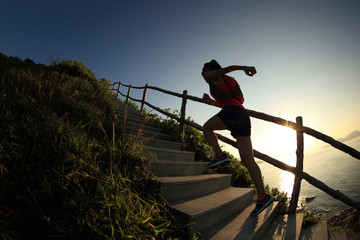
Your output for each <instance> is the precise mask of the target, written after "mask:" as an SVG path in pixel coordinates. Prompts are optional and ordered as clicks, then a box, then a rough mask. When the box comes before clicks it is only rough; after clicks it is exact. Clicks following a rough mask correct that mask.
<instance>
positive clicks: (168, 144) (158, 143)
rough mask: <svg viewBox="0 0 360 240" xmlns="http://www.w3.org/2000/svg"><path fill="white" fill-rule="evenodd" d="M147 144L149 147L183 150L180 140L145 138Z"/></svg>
mask: <svg viewBox="0 0 360 240" xmlns="http://www.w3.org/2000/svg"><path fill="white" fill-rule="evenodd" d="M143 141H144V144H145V146H148V147H156V148H166V149H172V150H179V151H180V150H181V143H179V142H172V141H166V140H159V139H147V138H143Z"/></svg>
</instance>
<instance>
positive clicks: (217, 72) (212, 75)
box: [205, 65, 256, 79]
mask: <svg viewBox="0 0 360 240" xmlns="http://www.w3.org/2000/svg"><path fill="white" fill-rule="evenodd" d="M240 70H243V71H244V72H245V74H246V75H248V76H251V77H252V76H254V75H255V74H256V69H255V67H252V66H251V67H248V66H239V65H232V66H228V67H225V68H222V69H219V70H213V71H209V72H207V73H206V76H205V77H207V78H210V79H214V78H218V77H220V76H222V75H224V74H227V73H229V72H234V71H240Z"/></svg>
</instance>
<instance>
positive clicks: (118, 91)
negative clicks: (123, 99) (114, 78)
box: [114, 81, 121, 98]
mask: <svg viewBox="0 0 360 240" xmlns="http://www.w3.org/2000/svg"><path fill="white" fill-rule="evenodd" d="M114 87H115V86H114ZM120 87H121V81H120V82H118V88H117V92H116V98H118V97H119V94H120Z"/></svg>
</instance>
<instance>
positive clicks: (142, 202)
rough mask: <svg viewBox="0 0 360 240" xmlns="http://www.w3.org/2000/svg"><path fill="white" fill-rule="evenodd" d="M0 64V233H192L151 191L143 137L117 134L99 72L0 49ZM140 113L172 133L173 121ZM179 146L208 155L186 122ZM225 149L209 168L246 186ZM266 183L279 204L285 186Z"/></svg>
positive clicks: (202, 141)
mask: <svg viewBox="0 0 360 240" xmlns="http://www.w3.org/2000/svg"><path fill="white" fill-rule="evenodd" d="M0 63H1V64H0V136H1V138H0V238H2V239H24V238H29V239H43V238H59V239H132V238H133V239H197V236H196V235H195V233H193V232H192V231H191V230H190V227H189V226H187V225H186V226H183V225H181V224H180V223H179V222H177V221H176V219H175V218H174V217H173V215H172V214H171V212H170V210H169V206H168V205H167V203H166V201H165V200H164V199H163V198H162V197H161V196H160V194H159V192H158V186H157V182H156V181H154V179H153V178H152V175H151V173H150V172H149V171H148V170H147V168H146V167H145V165H144V159H143V158H144V149H143V143H142V142H141V141H140V140H139V139H138V138H136V137H125V135H123V134H122V132H123V129H122V125H123V124H122V122H121V120H120V119H119V118H118V117H117V116H116V115H115V114H114V108H115V104H114V102H113V101H114V100H113V99H114V98H113V97H112V96H111V93H110V90H109V89H108V84H109V82H108V81H107V80H106V79H100V80H97V79H96V78H95V75H94V73H93V72H92V71H91V70H89V69H88V68H86V67H85V66H84V65H83V64H82V63H80V62H77V61H71V60H64V61H59V62H57V61H54V63H53V64H51V65H49V66H45V65H42V64H36V63H34V62H33V61H31V60H29V59H26V60H25V61H22V60H20V59H18V58H14V57H7V56H5V55H3V54H0ZM177 114H178V113H177ZM149 116H150V117H151V119H152V120H151V121H153V122H154V123H155V124H157V125H158V126H160V127H162V128H163V130H164V131H165V132H167V133H172V134H173V136H174V138H176V134H177V133H178V124H177V123H176V122H175V121H173V120H171V119H160V118H158V117H157V116H156V115H154V114H149ZM188 120H190V118H188ZM185 149H186V150H189V151H195V153H196V160H198V161H207V160H209V159H210V157H211V155H212V150H211V148H210V147H209V146H208V145H207V144H206V142H205V139H204V137H203V135H202V133H201V132H199V131H197V130H196V129H194V128H192V127H188V126H186V127H185ZM231 158H232V161H231V164H229V165H228V166H225V167H222V168H221V169H219V172H222V173H231V174H232V175H233V178H232V184H233V185H234V186H241V187H250V186H251V184H252V183H251V181H250V177H249V174H248V172H247V170H246V168H245V167H244V166H243V165H242V164H241V163H240V162H239V161H236V160H235V159H234V157H233V156H231ZM271 191H275V192H272V193H273V195H275V194H274V193H276V191H277V193H276V194H277V198H278V200H279V199H283V200H280V201H281V202H283V205H284V207H285V208H286V206H287V198H286V195H285V197H284V195H283V193H279V191H278V190H276V189H275V190H274V189H273V190H271Z"/></svg>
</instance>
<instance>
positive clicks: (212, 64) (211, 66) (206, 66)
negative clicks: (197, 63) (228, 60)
mask: <svg viewBox="0 0 360 240" xmlns="http://www.w3.org/2000/svg"><path fill="white" fill-rule="evenodd" d="M218 69H221V66H220V64H219V63H218V62H217V61H216V60H214V59H213V60H211V61H210V62H207V63H205V64H204V67H203V69H202V72H201V73H204V72H205V71H206V70H209V71H212V70H218Z"/></svg>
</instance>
